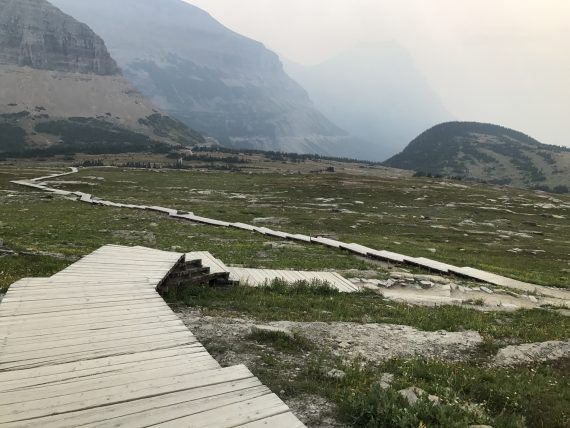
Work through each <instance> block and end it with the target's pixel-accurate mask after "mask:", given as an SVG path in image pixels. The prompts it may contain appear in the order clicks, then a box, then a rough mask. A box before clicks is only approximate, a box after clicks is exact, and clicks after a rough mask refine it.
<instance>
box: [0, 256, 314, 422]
mask: <svg viewBox="0 0 570 428" xmlns="http://www.w3.org/2000/svg"><path fill="white" fill-rule="evenodd" d="M183 260H184V254H178V253H169V252H163V251H157V250H150V249H146V248H141V247H121V246H113V245H109V246H106V247H103V248H101V249H99V250H97V251H95V252H94V253H93V254H91V255H89V256H86V257H85V258H83V259H81V260H80V261H79V262H77V263H75V264H73V265H71V266H69V267H68V268H67V269H65V270H63V271H61V272H60V273H58V274H56V275H54V276H52V277H50V278H30V279H23V280H21V281H18V282H16V283H15V284H13V285H12V286H11V287H10V289H9V290H8V293H7V294H6V296H5V298H4V300H3V301H2V303H1V304H0V340H1V341H0V425H1V426H2V427H42V428H48V427H58V428H60V427H78V426H82V427H119V426H120V427H148V426H160V427H196V428H197V427H203V428H205V427H238V426H239V427H246V428H257V427H272V428H281V427H282V428H296V427H303V426H304V425H303V424H302V423H301V422H299V420H298V419H297V418H296V417H295V416H294V415H293V414H292V413H291V412H290V411H289V409H288V407H287V406H286V405H285V404H284V403H283V402H282V401H281V400H280V399H279V398H278V397H277V396H276V395H274V394H272V393H271V391H270V390H269V389H268V388H266V387H265V386H263V385H262V384H261V383H260V381H259V380H258V379H257V378H255V377H254V376H253V375H252V374H251V372H250V371H249V370H248V369H247V368H246V367H245V366H235V367H227V368H221V367H220V366H219V364H218V363H217V362H216V360H215V359H214V358H212V357H211V356H210V355H209V354H208V352H207V351H206V350H205V349H204V347H203V346H202V345H201V344H200V343H199V342H198V341H197V340H196V338H195V337H194V335H193V334H192V333H191V332H190V331H189V330H188V329H187V328H186V326H185V325H184V324H183V323H182V321H180V319H179V318H178V317H177V316H176V315H175V314H174V313H173V312H172V310H171V309H170V308H169V307H168V305H167V304H166V303H165V302H164V301H163V300H162V298H161V297H160V296H159V295H158V294H157V293H156V291H155V289H156V287H157V286H158V285H159V284H160V283H161V281H163V280H164V278H165V277H166V276H167V275H168V274H169V272H171V271H172V269H173V268H174V267H175V266H176V265H177V264H178V263H180V262H181V261H183Z"/></svg>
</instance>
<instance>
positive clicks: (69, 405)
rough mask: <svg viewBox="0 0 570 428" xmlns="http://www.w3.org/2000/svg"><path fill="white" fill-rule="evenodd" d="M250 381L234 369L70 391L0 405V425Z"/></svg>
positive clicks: (242, 371)
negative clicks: (78, 392)
mask: <svg viewBox="0 0 570 428" xmlns="http://www.w3.org/2000/svg"><path fill="white" fill-rule="evenodd" d="M252 377H253V375H252V374H251V372H250V371H249V370H247V368H245V367H244V366H235V367H229V368H223V369H215V370H207V371H203V372H199V373H191V374H187V375H182V376H173V377H160V378H158V379H153V380H144V381H142V382H132V383H129V384H126V385H118V386H109V387H104V388H101V389H98V390H94V391H88V392H85V393H82V394H75V393H74V392H73V390H70V391H69V393H68V394H66V395H62V396H58V397H49V398H37V399H31V400H28V401H25V402H21V403H15V404H4V403H0V423H8V422H17V421H21V420H27V419H31V418H39V417H45V416H49V415H56V414H62V413H66V412H74V411H80V410H84V409H89V408H93V407H98V406H104V405H109V404H111V403H120V402H128V401H133V400H140V399H143V398H150V397H156V396H159V395H163V394H168V393H173V392H179V391H185V390H190V389H194V388H200V387H204V386H208V385H213V384H217V383H224V382H232V381H238V380H241V379H248V378H252Z"/></svg>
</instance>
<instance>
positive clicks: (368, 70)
mask: <svg viewBox="0 0 570 428" xmlns="http://www.w3.org/2000/svg"><path fill="white" fill-rule="evenodd" d="M285 70H286V71H287V72H288V73H289V75H290V76H292V77H293V78H294V79H295V80H297V81H298V82H299V83H300V84H301V85H302V86H303V87H304V88H305V89H307V91H308V92H309V95H310V97H311V99H313V101H314V102H315V104H316V106H317V108H319V109H320V110H321V111H322V112H323V113H324V114H325V115H326V116H327V117H328V118H330V119H331V120H332V121H333V122H334V123H337V124H338V125H339V126H340V127H342V128H343V129H346V130H347V131H348V132H349V133H351V134H353V135H355V136H357V137H360V138H362V139H365V140H367V141H369V142H370V143H373V150H374V152H373V154H374V156H375V158H376V159H377V160H385V159H387V158H388V157H389V156H392V155H394V154H396V153H398V152H399V151H401V150H402V149H403V148H404V147H405V146H406V144H407V143H408V142H410V140H411V139H412V138H414V137H415V136H416V135H418V134H419V133H420V132H421V131H422V130H424V129H426V128H427V127H429V126H432V125H434V124H436V123H439V122H442V121H445V120H451V119H453V117H452V115H451V114H450V113H449V112H448V111H447V110H446V109H445V107H444V106H443V105H442V103H441V101H440V100H439V98H438V97H437V95H436V93H435V92H434V91H433V90H432V88H431V87H430V86H429V84H428V83H427V82H426V81H425V79H424V78H423V76H422V75H421V74H420V72H419V71H418V70H417V69H416V66H415V64H414V61H413V59H412V57H411V56H410V54H409V53H408V52H407V51H406V49H404V48H403V47H402V46H400V45H398V44H397V43H395V42H386V43H380V44H367V43H363V44H360V45H358V46H355V47H354V48H352V49H350V50H348V51H346V52H344V53H342V54H340V55H339V56H337V57H335V58H333V59H331V60H328V61H326V62H324V63H322V64H319V65H316V66H301V65H298V64H293V63H291V62H285Z"/></svg>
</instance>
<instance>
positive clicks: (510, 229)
mask: <svg viewBox="0 0 570 428" xmlns="http://www.w3.org/2000/svg"><path fill="white" fill-rule="evenodd" d="M38 172H39V174H38ZM43 173H44V171H34V170H33V169H20V170H16V169H14V168H4V169H3V170H0V189H17V190H18V191H21V192H23V193H24V194H25V195H27V197H26V198H25V200H23V201H20V204H19V205H20V206H19V207H18V208H19V210H17V211H16V212H14V210H12V209H11V208H14V205H18V203H17V202H13V201H9V202H10V203H9V204H4V203H3V204H2V206H0V218H3V219H2V220H0V221H3V222H4V223H7V222H12V223H15V226H16V229H15V230H14V239H15V240H17V241H20V243H21V245H22V246H25V247H27V246H30V245H32V244H34V242H38V243H41V245H48V246H49V245H53V240H54V237H50V236H47V237H46V236H45V234H44V236H43V237H42V240H34V238H33V237H29V238H28V237H27V232H28V230H29V229H30V228H31V229H32V233H34V232H35V230H34V229H36V227H35V224H34V223H32V221H34V220H38V218H37V216H39V215H40V214H41V216H42V217H45V220H44V221H43V223H44V225H45V223H49V224H52V227H53V226H55V225H53V223H51V222H53V221H54V218H57V223H58V224H59V225H60V226H61V227H60V231H61V230H62V229H63V228H65V229H66V231H61V233H60V234H61V235H67V237H68V240H69V241H70V242H72V243H73V244H74V245H81V244H82V242H83V241H85V240H87V241H91V242H93V243H95V242H97V244H100V243H103V242H104V243H110V242H117V241H120V240H118V239H115V238H114V237H113V236H109V235H112V234H110V233H108V232H106V230H108V229H110V230H113V229H116V227H115V226H121V227H125V228H126V229H127V230H137V231H140V230H148V225H149V224H150V223H158V224H159V227H158V229H157V230H155V231H153V232H154V233H155V235H156V241H155V242H145V241H144V240H141V239H139V240H137V239H128V240H127V239H123V240H122V241H123V242H126V243H129V242H133V243H137V244H145V245H147V246H150V247H155V248H163V249H164V248H166V249H168V248H170V246H173V245H174V246H180V247H181V248H184V249H185V250H186V249H194V248H197V247H198V248H199V249H204V250H210V251H212V252H214V254H216V255H217V256H219V257H222V258H224V261H226V262H227V263H237V264H244V265H247V266H250V267H267V268H278V267H290V268H297V269H313V268H334V269H339V270H342V269H345V268H350V267H356V268H366V267H367V264H366V262H364V261H361V260H359V259H356V258H355V257H351V256H349V254H348V253H347V252H342V251H337V250H331V249H326V248H323V247H321V246H318V245H299V246H298V247H293V248H272V247H271V242H276V241H275V240H272V239H267V238H264V237H260V236H253V234H251V233H247V232H242V231H238V230H225V229H222V228H214V227H205V226H201V227H197V226H193V225H188V224H186V225H183V224H182V222H173V221H172V220H170V219H167V218H166V217H164V216H160V215H158V214H156V215H153V214H152V213H134V212H131V211H126V210H115V209H112V208H103V207H98V208H95V207H88V206H86V207H85V206H82V207H80V206H79V205H81V204H76V206H74V207H68V206H67V204H73V203H72V202H67V201H66V202H62V201H61V200H59V199H57V198H56V199H52V200H45V199H41V198H42V197H45V195H42V194H41V193H39V192H33V191H28V190H25V189H22V188H18V187H17V186H15V185H11V184H9V183H7V181H8V180H9V179H15V178H20V177H22V178H25V177H26V176H33V175H34V174H36V175H41V174H43ZM93 176H95V177H99V178H102V180H100V179H93V178H90V177H93ZM62 180H63V181H66V180H79V181H81V182H82V183H84V184H62V185H61V186H60V187H61V188H65V189H70V190H81V191H86V192H89V193H91V192H93V193H95V194H96V195H97V196H100V197H104V198H107V199H110V200H114V201H123V202H130V203H141V204H150V205H163V206H168V207H173V208H178V209H181V210H187V211H193V212H195V213H196V214H199V215H203V216H207V217H212V218H216V219H221V220H230V221H242V222H248V223H251V222H252V221H253V220H254V219H255V218H259V217H277V218H282V219H284V224H280V225H278V226H271V225H270V227H275V228H277V229H281V230H284V231H290V232H297V233H306V234H311V235H317V234H329V235H332V236H335V237H338V239H341V240H344V241H347V242H357V243H361V244H363V245H368V246H371V247H373V248H378V249H388V250H393V251H397V252H400V253H404V254H409V255H411V256H425V257H431V258H435V259H437V260H441V261H444V262H448V263H452V264H455V265H459V266H473V267H477V268H481V269H485V270H489V271H491V272H496V273H499V274H504V275H507V276H510V277H513V278H516V279H520V280H523V281H530V282H535V283H539V284H543V285H556V286H560V287H568V286H569V285H570V256H569V255H568V251H567V248H568V245H570V225H569V224H568V221H567V218H568V209H567V208H563V207H559V208H551V209H548V210H544V209H543V208H541V207H539V206H538V205H537V204H541V203H545V202H549V201H547V200H544V199H542V198H539V197H538V196H537V195H536V194H535V193H533V192H530V191H525V190H520V189H501V188H495V187H488V186H483V185H475V184H466V187H465V188H462V187H457V186H456V185H454V184H453V183H452V184H451V185H449V184H446V183H440V182H438V181H437V180H431V179H419V178H399V179H393V178H388V177H380V176H379V177H373V176H357V175H348V174H345V173H342V172H339V173H336V174H310V175H308V174H300V175H298V174H295V175H282V174H272V173H256V172H253V173H247V172H212V171H162V172H152V171H145V170H133V169H120V168H87V169H82V170H81V171H80V173H79V174H77V175H73V176H71V177H64V178H62ZM0 197H1V193H0ZM317 198H334V201H330V202H323V201H322V200H317ZM559 199H560V200H562V201H566V203H567V204H568V203H569V201H570V198H568V197H563V196H560V197H559ZM42 202H43V203H42ZM359 202H362V204H361V203H359ZM555 205H560V204H555ZM481 207H487V208H494V209H496V210H487V209H481ZM23 209H27V210H29V211H27V212H24V211H23ZM342 210H348V211H342ZM33 214H36V216H34V215H33ZM15 216H19V217H21V219H20V218H18V217H15ZM88 217H89V218H88ZM116 217H126V218H129V219H131V220H130V221H124V222H122V224H120V223H121V221H120V220H116ZM465 220H468V222H467V223H466V222H464V221H465ZM40 221H41V220H40ZM167 222H170V223H172V225H167V224H165V223H167ZM470 222H471V223H470ZM83 225H86V227H83ZM95 225H97V226H95ZM102 225H104V226H102ZM38 226H41V224H38ZM94 227H95V228H94ZM75 231H77V232H75ZM88 231H89V232H88ZM173 231H174V232H173ZM521 231H526V232H525V233H527V236H530V238H529V237H523V236H517V235H516V233H519V232H521ZM4 232H5V231H2V233H4ZM79 232H81V233H79ZM87 233H89V234H91V235H93V234H97V236H86V235H87ZM509 234H510V235H511V236H509ZM513 234H515V235H513ZM500 235H503V237H501V236H500ZM190 236H191V238H189V237H190ZM43 238H46V239H43ZM99 238H100V239H99ZM10 239H11V237H10V236H9V235H8V236H7V237H6V238H5V240H10ZM92 247H93V245H92V246H91V248H92ZM432 248H433V249H435V250H436V253H435V254H433V253H431V252H430V251H429V249H432ZM513 248H519V249H522V250H523V252H520V253H517V254H515V253H512V252H509V251H508V250H511V249H513ZM536 250H538V251H536ZM531 251H534V252H535V254H532V253H531ZM542 251H543V252H542Z"/></svg>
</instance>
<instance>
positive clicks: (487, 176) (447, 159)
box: [384, 122, 570, 191]
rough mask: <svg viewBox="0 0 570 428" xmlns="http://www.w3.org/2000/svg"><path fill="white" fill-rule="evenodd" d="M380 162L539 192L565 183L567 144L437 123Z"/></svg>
mask: <svg viewBox="0 0 570 428" xmlns="http://www.w3.org/2000/svg"><path fill="white" fill-rule="evenodd" d="M384 165H385V166H389V167H394V168H401V169H408V170H415V171H417V172H419V173H425V174H436V175H446V176H456V177H464V178H471V179H477V180H482V181H487V182H490V183H496V184H510V185H515V186H523V187H534V188H542V189H544V190H550V189H558V190H564V188H565V187H566V188H567V187H569V186H570V148H567V147H562V146H552V145H546V144H542V143H541V142H539V141H538V140H536V139H534V138H532V137H530V136H528V135H526V134H524V133H522V132H519V131H516V130H513V129H510V128H507V127H503V126H500V125H494V124H489V123H480V122H446V123H442V124H439V125H436V126H434V127H432V128H430V129H428V130H426V131H424V132H423V133H421V134H420V135H419V136H418V137H416V138H415V139H414V140H413V141H412V142H411V143H410V144H409V145H408V146H407V147H406V148H405V149H404V150H403V151H402V152H401V153H399V154H397V155H396V156H394V157H392V158H390V159H388V160H387V161H386V162H384ZM566 191H567V189H566Z"/></svg>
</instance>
